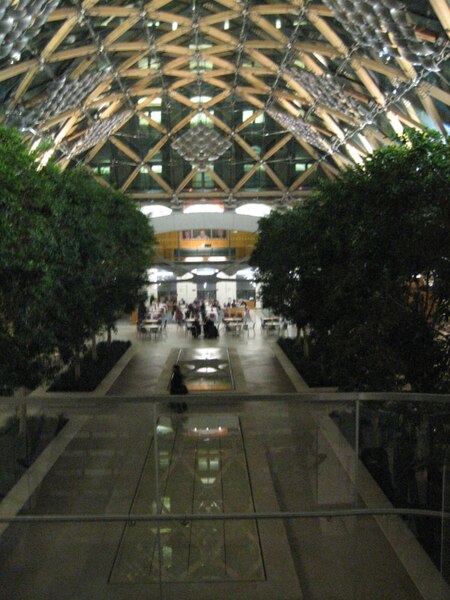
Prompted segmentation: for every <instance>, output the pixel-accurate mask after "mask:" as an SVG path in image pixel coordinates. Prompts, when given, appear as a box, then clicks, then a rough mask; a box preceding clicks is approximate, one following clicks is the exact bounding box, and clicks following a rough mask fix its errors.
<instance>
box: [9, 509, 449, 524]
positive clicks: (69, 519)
mask: <svg viewBox="0 0 450 600" xmlns="http://www.w3.org/2000/svg"><path fill="white" fill-rule="evenodd" d="M374 515H377V516H379V515H384V516H391V515H393V516H421V517H437V518H442V517H444V518H446V519H449V518H450V512H441V511H438V510H427V509H415V508H389V507H386V508H344V509H336V510H314V511H304V510H303V511H283V512H274V511H269V512H255V513H241V512H238V513H208V514H205V513H192V514H188V513H186V514H171V515H167V514H164V515H163V514H156V515H149V514H129V513H127V514H110V515H98V514H97V515H95V514H92V515H89V514H83V515H17V516H10V517H8V516H4V515H3V516H1V515H0V523H77V522H80V523H86V522H96V523H101V522H105V523H109V522H113V523H115V522H128V523H137V522H152V521H159V522H161V521H162V522H166V521H180V522H183V523H186V521H188V522H189V521H244V520H247V521H248V520H252V521H254V520H256V519H257V520H267V519H305V518H306V519H308V518H323V517H326V518H333V517H339V518H341V517H358V516H374Z"/></svg>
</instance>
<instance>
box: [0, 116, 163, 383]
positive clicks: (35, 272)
mask: <svg viewBox="0 0 450 600" xmlns="http://www.w3.org/2000/svg"><path fill="white" fill-rule="evenodd" d="M0 189H1V192H0V353H1V356H2V362H1V364H0V384H1V385H3V386H8V387H10V388H15V387H18V386H27V387H33V386H35V385H36V384H37V383H39V382H40V381H41V380H42V378H43V377H45V375H46V374H47V373H48V365H49V361H48V358H49V356H50V354H51V353H52V352H54V351H56V350H59V351H60V352H61V354H62V355H63V357H64V358H65V359H67V360H68V359H69V358H70V357H72V356H73V355H75V354H77V353H78V352H79V350H80V349H81V348H82V347H83V345H84V343H85V340H86V339H87V338H88V337H89V336H91V335H92V334H93V333H95V332H98V331H99V329H100V328H102V327H110V326H112V325H113V324H114V322H115V320H116V319H117V316H118V315H119V314H120V312H121V311H123V310H124V309H130V308H131V307H132V306H133V305H134V304H135V302H136V299H137V295H138V292H139V289H140V288H141V286H142V284H143V283H144V282H145V273H146V269H147V267H148V266H149V265H150V264H151V259H152V252H153V244H154V235H153V230H152V228H151V227H150V226H149V224H148V221H147V219H146V217H145V216H144V215H142V214H141V213H140V212H139V211H137V210H136V209H135V208H134V207H133V205H132V204H131V203H130V201H129V199H128V198H127V197H126V196H124V195H123V194H122V193H120V192H117V191H113V190H111V189H109V188H106V187H104V186H102V185H100V184H99V183H97V182H96V181H95V180H94V179H93V178H92V177H91V176H90V175H89V173H88V172H87V171H86V170H85V169H81V168H76V169H74V170H72V171H68V172H66V173H60V172H59V170H58V169H57V168H56V167H54V166H50V167H48V168H46V169H44V170H42V171H38V170H37V166H36V163H35V160H34V156H33V155H32V154H30V153H29V151H28V148H27V146H26V145H25V144H24V142H23V140H22V139H21V137H20V135H19V134H18V133H17V132H16V131H14V130H10V129H5V128H0Z"/></svg>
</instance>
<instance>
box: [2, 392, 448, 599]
mask: <svg viewBox="0 0 450 600" xmlns="http://www.w3.org/2000/svg"><path fill="white" fill-rule="evenodd" d="M168 401H169V397H168V396H159V397H154V398H139V399H137V398H118V397H111V396H110V397H108V398H107V399H105V398H92V397H90V398H88V397H85V396H81V395H80V396H75V395H73V396H72V397H71V398H70V399H68V398H64V397H62V396H61V397H58V396H55V398H52V399H47V398H46V399H42V398H41V399H39V398H29V399H28V400H27V402H26V405H25V404H24V403H23V401H22V402H21V401H20V400H18V399H17V400H16V399H15V398H3V399H2V402H1V405H0V448H1V452H0V461H1V463H0V464H1V473H0V485H1V489H0V493H1V496H2V497H1V502H0V533H1V535H0V564H2V569H1V570H0V598H20V599H21V600H27V599H35V598H38V597H39V598H41V597H42V598H61V599H63V598H70V597H74V598H75V597H76V598H90V599H92V600H97V599H98V600H103V599H106V598H108V599H110V598H114V599H116V598H117V599H119V598H120V599H121V598H124V599H125V598H127V599H128V598H130V597H133V598H142V599H143V598H157V599H158V598H161V599H163V598H179V597H181V596H179V594H180V590H183V593H184V594H185V596H183V597H189V598H197V599H199V600H203V599H209V598H211V599H212V598H214V599H215V600H218V599H219V598H221V597H223V598H241V597H246V598H258V599H265V598H268V599H269V598H270V600H276V599H278V598H279V599H280V600H288V599H290V598H292V599H299V598H301V597H302V594H303V597H304V598H319V599H320V598H331V597H333V598H339V599H340V598H342V599H343V600H344V599H345V600H348V599H350V598H355V599H360V598H367V599H369V600H370V598H380V593H381V592H380V589H381V588H380V586H382V594H383V596H382V597H383V598H386V599H387V600H389V599H390V598H395V599H396V600H402V599H403V598H404V599H405V600H415V599H417V600H419V599H420V598H442V600H444V599H445V598H449V597H450V596H449V591H450V587H449V584H450V520H449V519H450V484H449V481H450V474H449V469H450V452H449V451H448V446H449V441H450V435H449V432H450V399H449V398H448V397H446V396H425V395H424V396H420V395H414V394H408V395H405V394H403V395H402V394H333V393H329V394H313V393H311V394H309V393H308V394H286V395H272V396H245V397H243V396H241V395H240V394H237V393H233V394H231V393H230V394H227V395H214V396H211V397H207V396H200V395H198V396H196V395H193V394H191V395H189V396H187V401H188V406H189V409H188V411H187V412H186V413H182V414H176V413H173V412H172V411H171V410H170V407H169V403H168Z"/></svg>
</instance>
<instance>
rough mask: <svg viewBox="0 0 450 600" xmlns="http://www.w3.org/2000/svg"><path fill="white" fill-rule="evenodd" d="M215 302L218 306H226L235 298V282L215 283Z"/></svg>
mask: <svg viewBox="0 0 450 600" xmlns="http://www.w3.org/2000/svg"><path fill="white" fill-rule="evenodd" d="M217 300H218V301H219V302H220V304H228V302H232V301H233V300H237V298H236V281H226V280H224V281H218V282H217Z"/></svg>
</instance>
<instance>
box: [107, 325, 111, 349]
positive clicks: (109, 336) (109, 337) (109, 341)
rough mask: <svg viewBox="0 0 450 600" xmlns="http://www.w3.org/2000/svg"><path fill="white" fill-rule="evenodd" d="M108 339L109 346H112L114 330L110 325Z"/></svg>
mask: <svg viewBox="0 0 450 600" xmlns="http://www.w3.org/2000/svg"><path fill="white" fill-rule="evenodd" d="M107 340H108V346H110V345H111V341H112V330H111V327H108V338H107Z"/></svg>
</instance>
